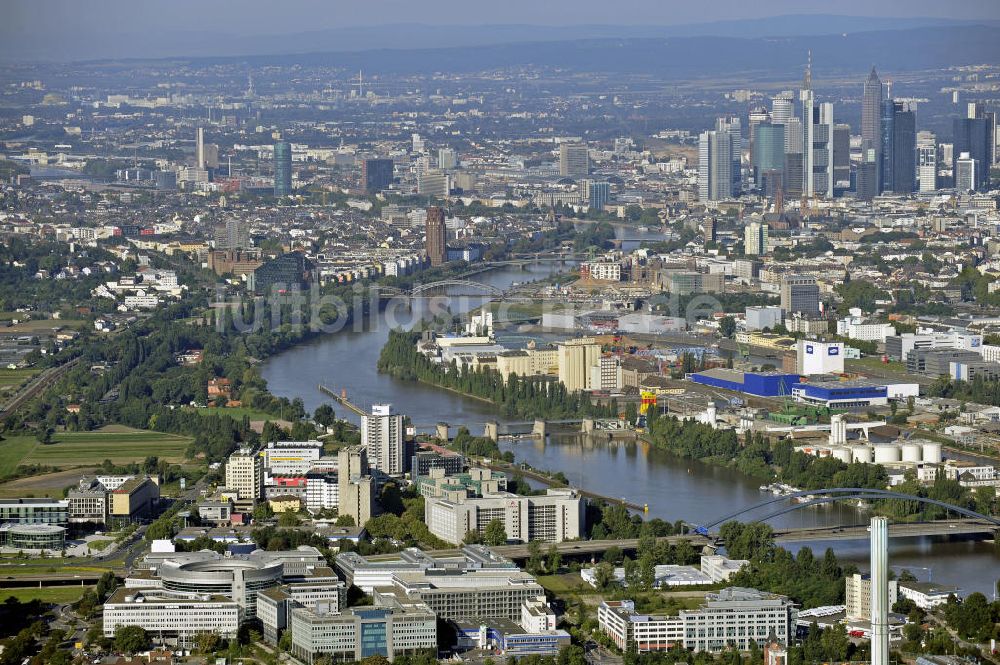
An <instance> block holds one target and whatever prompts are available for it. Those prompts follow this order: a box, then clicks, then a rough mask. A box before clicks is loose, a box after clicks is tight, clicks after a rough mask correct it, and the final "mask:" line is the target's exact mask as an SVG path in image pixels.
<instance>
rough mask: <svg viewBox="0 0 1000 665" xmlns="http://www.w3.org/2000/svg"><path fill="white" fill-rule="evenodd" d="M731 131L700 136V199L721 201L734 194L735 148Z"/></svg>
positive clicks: (713, 132) (705, 133) (712, 132)
mask: <svg viewBox="0 0 1000 665" xmlns="http://www.w3.org/2000/svg"><path fill="white" fill-rule="evenodd" d="M732 145H733V144H732V138H731V136H730V134H729V132H720V131H710V132H702V133H701V135H700V136H699V137H698V200H699V201H721V200H723V199H728V198H729V197H731V196H732V195H733V148H732Z"/></svg>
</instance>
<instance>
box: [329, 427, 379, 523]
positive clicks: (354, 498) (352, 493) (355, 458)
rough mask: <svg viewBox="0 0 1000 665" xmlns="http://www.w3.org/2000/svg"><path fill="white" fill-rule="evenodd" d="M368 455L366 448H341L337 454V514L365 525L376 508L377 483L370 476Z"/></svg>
mask: <svg viewBox="0 0 1000 665" xmlns="http://www.w3.org/2000/svg"><path fill="white" fill-rule="evenodd" d="M369 471H370V468H369V466H368V453H367V451H366V449H365V447H364V446H350V447H344V448H341V449H340V450H339V451H338V453H337V492H338V494H339V497H338V505H337V512H338V513H339V514H341V515H350V516H351V517H353V518H354V523H355V524H358V525H362V526H363V525H364V524H365V522H367V521H368V520H370V519H371V518H372V513H373V512H374V507H375V483H374V482H372V477H371V475H369Z"/></svg>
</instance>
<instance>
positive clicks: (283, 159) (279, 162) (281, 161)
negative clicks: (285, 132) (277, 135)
mask: <svg viewBox="0 0 1000 665" xmlns="http://www.w3.org/2000/svg"><path fill="white" fill-rule="evenodd" d="M291 193H292V144H290V143H288V142H287V141H278V142H277V143H275V144H274V195H275V196H288V195H289V194H291Z"/></svg>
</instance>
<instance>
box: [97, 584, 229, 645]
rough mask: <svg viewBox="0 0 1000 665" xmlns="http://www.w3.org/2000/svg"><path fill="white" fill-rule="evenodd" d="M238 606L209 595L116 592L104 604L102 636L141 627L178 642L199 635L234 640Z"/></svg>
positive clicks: (153, 590) (161, 590) (150, 591)
mask: <svg viewBox="0 0 1000 665" xmlns="http://www.w3.org/2000/svg"><path fill="white" fill-rule="evenodd" d="M242 615H243V613H242V610H241V608H240V606H239V604H238V603H237V602H236V601H234V600H232V599H230V598H227V597H225V596H222V595H219V594H212V593H189V592H180V591H167V590H164V589H129V588H125V587H122V588H119V589H118V590H117V591H115V592H114V593H113V594H112V595H111V597H110V598H108V600H107V602H105V603H104V611H103V621H104V636H105V637H111V638H113V637H114V636H115V631H116V630H117V629H118V628H120V627H122V626H142V628H144V629H145V630H146V631H147V632H148V633H150V634H152V635H156V636H157V637H163V638H174V639H177V640H178V641H179V642H185V641H186V642H188V643H190V642H191V641H193V638H194V637H195V635H197V634H198V633H215V634H216V635H219V636H220V637H224V638H229V637H236V633H237V631H238V630H239V627H240V620H241V618H242Z"/></svg>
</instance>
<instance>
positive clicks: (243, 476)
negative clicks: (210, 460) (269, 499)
mask: <svg viewBox="0 0 1000 665" xmlns="http://www.w3.org/2000/svg"><path fill="white" fill-rule="evenodd" d="M226 489H228V490H230V491H235V492H238V493H239V495H240V498H241V499H253V500H257V499H259V498H261V497H262V496H264V457H263V456H261V455H260V454H259V453H257V452H256V451H253V450H250V449H249V448H243V449H241V450H238V451H236V452H235V453H233V454H232V455H230V456H229V460H228V461H227V462H226Z"/></svg>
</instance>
